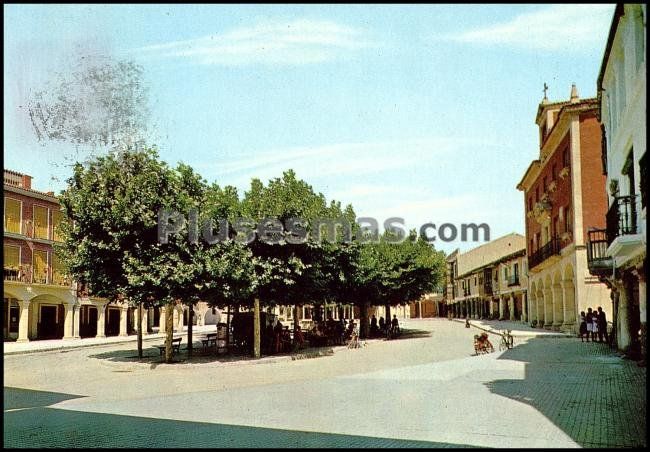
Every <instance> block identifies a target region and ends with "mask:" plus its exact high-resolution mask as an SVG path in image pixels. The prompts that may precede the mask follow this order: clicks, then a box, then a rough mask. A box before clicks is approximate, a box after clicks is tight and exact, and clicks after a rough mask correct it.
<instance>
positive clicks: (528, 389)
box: [486, 338, 647, 447]
mask: <svg viewBox="0 0 650 452" xmlns="http://www.w3.org/2000/svg"><path fill="white" fill-rule="evenodd" d="M498 359H509V360H515V361H523V362H525V363H526V364H525V378H524V379H523V380H515V379H507V380H494V381H491V382H489V383H486V386H487V387H488V388H489V390H490V391H491V392H492V393H495V394H499V395H502V396H504V397H508V398H510V399H513V400H517V401H519V402H521V403H525V404H528V405H530V406H532V407H534V408H535V409H536V410H538V411H539V412H540V413H542V414H543V415H544V416H546V418H548V419H549V420H550V421H551V422H553V424H555V425H556V426H558V427H559V428H561V429H562V430H563V431H564V432H565V433H566V434H567V435H568V436H569V437H571V438H572V439H573V440H574V441H575V442H576V443H578V444H580V445H581V446H583V447H642V446H645V445H646V441H647V439H646V370H645V368H641V367H638V366H637V365H636V363H635V362H632V361H626V360H623V359H621V358H620V357H619V356H618V355H617V354H616V353H615V352H614V351H612V350H611V349H610V348H608V347H607V346H606V345H605V344H594V343H581V342H580V341H578V340H575V339H573V338H543V339H541V338H531V339H529V340H528V341H527V342H524V343H522V344H519V345H517V346H516V347H514V348H513V349H510V350H507V351H505V352H504V353H503V354H502V355H501V356H499V357H498ZM513 427H514V426H513Z"/></svg>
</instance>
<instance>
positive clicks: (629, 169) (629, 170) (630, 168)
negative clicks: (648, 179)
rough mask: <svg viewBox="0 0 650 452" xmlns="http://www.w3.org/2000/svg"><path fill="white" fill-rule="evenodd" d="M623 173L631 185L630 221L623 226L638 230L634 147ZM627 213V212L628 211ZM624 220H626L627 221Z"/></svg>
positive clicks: (629, 185)
mask: <svg viewBox="0 0 650 452" xmlns="http://www.w3.org/2000/svg"><path fill="white" fill-rule="evenodd" d="M621 173H622V174H623V175H624V176H626V177H627V180H628V187H629V193H628V194H629V195H630V212H629V213H630V217H631V218H629V219H627V218H626V219H625V220H628V221H629V223H627V222H626V223H627V224H625V223H624V224H622V225H621V226H623V228H626V229H627V228H630V229H631V231H636V199H635V198H636V196H635V195H636V184H635V183H634V148H631V149H630V153H629V154H628V156H627V159H625V164H624V165H623V169H622V170H621ZM626 213H627V212H626ZM625 220H624V221H625Z"/></svg>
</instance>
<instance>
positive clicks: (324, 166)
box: [196, 138, 476, 192]
mask: <svg viewBox="0 0 650 452" xmlns="http://www.w3.org/2000/svg"><path fill="white" fill-rule="evenodd" d="M474 141H476V140H469V139H452V138H425V139H405V140H394V141H377V142H359V143H334V144H327V145H320V146H305V147H293V148H283V149H275V150H269V151H265V152H254V153H251V154H250V155H248V156H245V157H244V156H242V157H239V158H236V159H234V160H225V161H215V162H210V163H205V164H200V163H199V164H197V165H196V167H197V168H199V169H201V170H202V171H205V172H206V173H208V174H210V175H211V176H212V177H215V178H216V179H217V180H220V181H225V182H226V183H228V184H231V185H235V186H237V187H240V188H242V187H246V188H248V186H249V184H250V179H251V178H252V177H257V178H259V179H261V180H262V181H264V182H266V181H268V180H269V179H271V178H273V177H279V176H281V175H282V172H283V171H286V170H287V169H289V168H291V169H293V170H295V171H296V173H297V174H298V176H299V177H301V178H303V179H305V180H310V181H312V180H318V181H323V180H328V179H331V178H336V177H348V178H350V180H352V179H353V178H356V177H359V176H363V175H366V176H368V175H376V174H387V175H388V176H391V175H393V174H395V172H396V171H397V170H400V169H407V170H408V169H410V168H416V167H418V165H420V164H421V162H423V161H432V159H435V158H438V157H439V156H441V155H442V154H444V153H448V152H451V151H453V150H455V149H457V148H458V146H460V145H463V144H467V143H469V142H474ZM388 180H389V179H388V178H386V181H388ZM346 189H347V187H338V189H337V191H339V192H340V191H341V190H346ZM375 190H376V189H375Z"/></svg>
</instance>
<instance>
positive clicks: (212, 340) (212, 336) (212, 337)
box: [201, 333, 217, 351]
mask: <svg viewBox="0 0 650 452" xmlns="http://www.w3.org/2000/svg"><path fill="white" fill-rule="evenodd" d="M201 342H203V350H204V351H205V350H207V349H209V348H210V347H212V346H214V347H216V346H217V333H208V335H207V336H206V337H205V339H202V340H201Z"/></svg>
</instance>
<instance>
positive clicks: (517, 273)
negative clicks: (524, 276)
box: [514, 263, 519, 279]
mask: <svg viewBox="0 0 650 452" xmlns="http://www.w3.org/2000/svg"><path fill="white" fill-rule="evenodd" d="M514 275H515V279H518V278H519V264H517V263H515V268H514Z"/></svg>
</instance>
